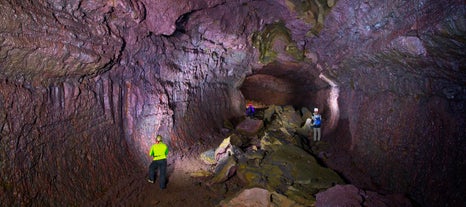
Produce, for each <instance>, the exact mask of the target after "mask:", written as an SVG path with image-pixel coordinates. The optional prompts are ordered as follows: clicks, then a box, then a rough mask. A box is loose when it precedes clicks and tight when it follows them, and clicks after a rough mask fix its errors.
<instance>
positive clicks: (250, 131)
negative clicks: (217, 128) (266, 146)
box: [236, 118, 264, 136]
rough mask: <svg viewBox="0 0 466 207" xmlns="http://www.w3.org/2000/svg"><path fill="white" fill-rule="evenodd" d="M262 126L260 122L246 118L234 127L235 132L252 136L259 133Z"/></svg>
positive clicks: (262, 123)
mask: <svg viewBox="0 0 466 207" xmlns="http://www.w3.org/2000/svg"><path fill="white" fill-rule="evenodd" d="M263 126H264V122H263V121H262V120H257V119H251V118H246V119H245V120H244V121H242V122H241V123H239V124H238V126H236V130H237V131H238V132H239V133H241V134H244V135H248V136H253V135H255V134H257V133H258V132H259V130H261V129H262V127H263Z"/></svg>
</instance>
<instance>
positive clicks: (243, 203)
mask: <svg viewBox="0 0 466 207" xmlns="http://www.w3.org/2000/svg"><path fill="white" fill-rule="evenodd" d="M219 206H221V207H252V206H267V207H304V206H303V205H300V204H298V203H296V202H295V201H293V200H290V199H288V198H287V197H286V196H283V195H280V194H278V193H275V192H273V193H271V192H269V191H268V190H266V189H262V188H250V189H244V190H242V191H241V192H239V193H238V194H237V195H236V196H235V197H233V198H231V199H226V200H223V201H222V202H220V205H219Z"/></svg>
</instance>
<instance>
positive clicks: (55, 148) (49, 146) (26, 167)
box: [0, 77, 136, 206]
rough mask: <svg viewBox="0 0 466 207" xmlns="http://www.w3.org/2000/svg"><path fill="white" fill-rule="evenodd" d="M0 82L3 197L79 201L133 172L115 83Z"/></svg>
mask: <svg viewBox="0 0 466 207" xmlns="http://www.w3.org/2000/svg"><path fill="white" fill-rule="evenodd" d="M0 86H1V89H2V90H0V123H1V125H0V137H1V139H0V142H1V145H0V146H1V150H0V160H1V165H0V174H1V175H2V176H1V177H0V192H1V194H2V196H1V203H2V204H4V205H17V206H29V205H34V206H36V205H37V206H40V205H70V204H71V205H83V204H85V203H88V202H90V201H94V200H96V199H98V198H100V197H102V196H103V195H104V194H105V193H106V192H107V191H108V190H109V189H110V188H112V187H113V185H114V184H116V182H117V181H118V180H123V179H125V177H126V176H129V175H131V174H134V172H135V171H134V169H135V167H136V166H135V165H134V164H133V163H134V162H133V160H134V159H133V158H132V154H131V153H129V150H128V147H127V144H126V140H125V139H124V136H122V134H123V127H122V125H123V120H122V119H121V117H122V111H121V108H122V106H121V105H122V100H123V99H124V97H122V90H123V89H122V88H121V87H120V86H119V85H118V83H115V82H112V81H111V80H109V79H105V78H100V77H96V78H95V79H92V80H88V81H86V82H83V83H77V82H72V81H71V82H64V83H62V84H60V85H52V86H50V87H47V88H40V89H39V88H34V89H31V88H25V87H24V86H23V85H19V84H17V83H14V82H9V81H2V82H1V83H0Z"/></svg>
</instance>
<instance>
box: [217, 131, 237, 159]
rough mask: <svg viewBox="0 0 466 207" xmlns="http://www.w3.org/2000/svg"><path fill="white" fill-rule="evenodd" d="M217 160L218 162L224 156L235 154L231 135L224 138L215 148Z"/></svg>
mask: <svg viewBox="0 0 466 207" xmlns="http://www.w3.org/2000/svg"><path fill="white" fill-rule="evenodd" d="M214 154H215V155H214V156H215V160H216V161H217V162H218V161H219V160H221V159H223V158H224V157H228V156H230V155H233V150H232V145H231V143H230V137H227V138H225V139H223V141H222V143H220V145H219V146H218V147H217V148H216V149H215V152H214Z"/></svg>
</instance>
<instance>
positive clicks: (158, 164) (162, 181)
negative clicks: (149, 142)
mask: <svg viewBox="0 0 466 207" xmlns="http://www.w3.org/2000/svg"><path fill="white" fill-rule="evenodd" d="M157 169H158V170H159V186H160V188H161V189H165V188H166V187H167V186H166V185H167V182H166V181H167V178H166V176H167V159H163V160H153V161H152V163H150V166H149V179H150V180H152V181H154V182H155V174H156V172H157Z"/></svg>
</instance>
